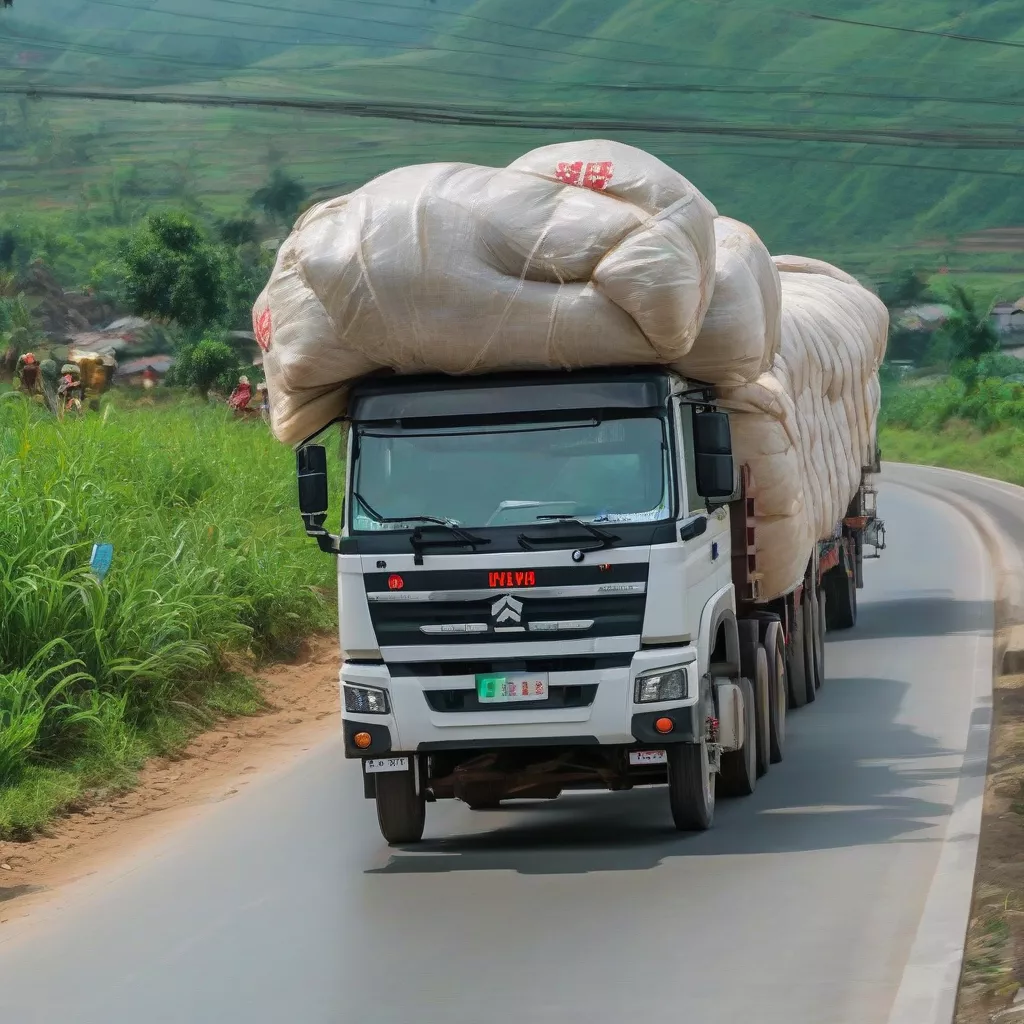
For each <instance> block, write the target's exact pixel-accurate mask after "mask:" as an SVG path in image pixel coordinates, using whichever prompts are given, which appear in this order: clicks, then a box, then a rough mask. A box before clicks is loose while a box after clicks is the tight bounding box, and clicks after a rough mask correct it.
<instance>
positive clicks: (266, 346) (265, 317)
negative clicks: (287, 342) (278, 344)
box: [252, 306, 271, 352]
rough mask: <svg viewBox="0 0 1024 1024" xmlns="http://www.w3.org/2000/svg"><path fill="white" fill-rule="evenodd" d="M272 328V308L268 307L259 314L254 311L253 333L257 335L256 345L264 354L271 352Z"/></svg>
mask: <svg viewBox="0 0 1024 1024" xmlns="http://www.w3.org/2000/svg"><path fill="white" fill-rule="evenodd" d="M270 328H271V322H270V307H269V306H267V307H266V308H265V309H264V310H263V311H262V312H261V313H257V312H256V311H255V310H253V314H252V329H253V333H254V334H255V335H256V344H257V345H259V347H260V348H261V349H263V351H264V352H268V351H269V350H270Z"/></svg>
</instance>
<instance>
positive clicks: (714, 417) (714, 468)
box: [693, 412, 736, 499]
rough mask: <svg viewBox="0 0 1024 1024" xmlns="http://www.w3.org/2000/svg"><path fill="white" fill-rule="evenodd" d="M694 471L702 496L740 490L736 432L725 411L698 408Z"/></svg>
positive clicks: (694, 437) (694, 445) (694, 433)
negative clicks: (734, 450)
mask: <svg viewBox="0 0 1024 1024" xmlns="http://www.w3.org/2000/svg"><path fill="white" fill-rule="evenodd" d="M693 452H694V475H695V477H696V480H697V493H698V494H699V495H700V497H702V498H708V499H713V498H730V497H732V495H733V494H734V493H735V492H736V468H735V466H734V465H733V458H732V432H731V431H730V429H729V415H728V413H724V412H698V413H695V414H694V417H693Z"/></svg>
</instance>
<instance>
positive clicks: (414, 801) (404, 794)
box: [377, 769, 427, 846]
mask: <svg viewBox="0 0 1024 1024" xmlns="http://www.w3.org/2000/svg"><path fill="white" fill-rule="evenodd" d="M426 821H427V801H426V798H425V797H424V795H423V794H422V793H417V792H416V773H415V772H414V771H412V770H411V769H410V770H409V771H406V772H381V773H380V774H379V775H378V776H377V822H378V824H379V825H380V834H381V835H382V836H383V837H384V838H385V839H386V840H387V842H388V846H397V845H400V844H405V843H418V842H419V841H420V840H421V839H422V838H423V827H424V825H425V824H426Z"/></svg>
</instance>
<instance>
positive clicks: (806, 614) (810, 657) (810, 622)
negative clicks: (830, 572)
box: [801, 587, 818, 704]
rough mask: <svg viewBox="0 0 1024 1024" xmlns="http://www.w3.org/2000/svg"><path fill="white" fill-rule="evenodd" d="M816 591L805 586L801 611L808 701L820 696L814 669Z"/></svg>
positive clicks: (816, 627)
mask: <svg viewBox="0 0 1024 1024" xmlns="http://www.w3.org/2000/svg"><path fill="white" fill-rule="evenodd" d="M815 603H816V602H815V600H814V591H813V590H811V588H809V587H805V588H804V599H803V606H802V608H801V611H802V613H803V629H802V630H801V633H802V640H803V647H804V685H805V686H806V687H807V703H808V704H810V703H811V701H813V700H815V699H816V698H817V696H818V680H817V679H816V678H815V671H814V642H815V641H814V638H815V637H816V636H817V634H818V623H817V621H816V620H815V615H814V607H815Z"/></svg>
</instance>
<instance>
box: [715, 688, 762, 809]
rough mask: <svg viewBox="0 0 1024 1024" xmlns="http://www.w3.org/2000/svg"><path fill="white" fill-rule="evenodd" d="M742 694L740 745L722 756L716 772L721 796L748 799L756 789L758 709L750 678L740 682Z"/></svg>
mask: <svg viewBox="0 0 1024 1024" xmlns="http://www.w3.org/2000/svg"><path fill="white" fill-rule="evenodd" d="M739 686H740V689H741V690H742V691H743V731H744V733H745V735H744V737H743V746H742V747H741V748H740V749H739V750H730V751H729V752H728V753H725V754H722V768H721V771H720V772H719V773H718V787H717V789H718V793H719V794H720V795H721V796H750V794H751V793H753V792H754V788H755V787H756V786H757V710H756V708H755V706H754V686H753V684H752V683H751V682H750V680H749V679H743V678H741V679H740V680H739Z"/></svg>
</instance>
